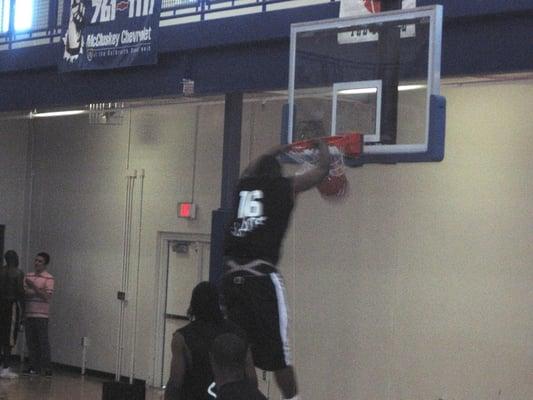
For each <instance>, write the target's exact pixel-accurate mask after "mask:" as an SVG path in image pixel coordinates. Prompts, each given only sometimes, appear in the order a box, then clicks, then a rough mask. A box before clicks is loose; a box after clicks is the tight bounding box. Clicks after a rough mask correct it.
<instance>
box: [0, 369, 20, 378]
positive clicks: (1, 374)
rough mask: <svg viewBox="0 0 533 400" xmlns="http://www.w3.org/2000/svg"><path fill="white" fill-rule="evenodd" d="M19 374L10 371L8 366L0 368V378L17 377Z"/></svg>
mask: <svg viewBox="0 0 533 400" xmlns="http://www.w3.org/2000/svg"><path fill="white" fill-rule="evenodd" d="M18 377H19V374H16V373H15V372H12V371H11V370H10V369H9V368H2V371H0V378H2V379H17V378H18Z"/></svg>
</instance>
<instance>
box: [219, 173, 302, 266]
mask: <svg viewBox="0 0 533 400" xmlns="http://www.w3.org/2000/svg"><path fill="white" fill-rule="evenodd" d="M293 206H294V193H293V186H292V180H291V179H289V178H284V177H278V178H272V177H245V178H241V179H240V180H239V183H238V184H237V190H236V191H235V194H234V205H233V215H232V219H231V223H230V225H229V227H228V229H227V231H226V237H225V241H224V255H225V256H229V257H235V258H249V259H263V260H266V261H269V262H272V263H273V264H276V263H277V262H278V259H279V253H280V249H281V242H282V240H283V237H284V236H285V232H286V231H287V226H288V225H289V218H290V215H291V212H292V209H293Z"/></svg>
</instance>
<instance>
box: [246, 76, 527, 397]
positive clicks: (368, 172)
mask: <svg viewBox="0 0 533 400" xmlns="http://www.w3.org/2000/svg"><path fill="white" fill-rule="evenodd" d="M443 94H444V96H446V97H447V102H448V111H447V130H446V135H447V138H446V157H445V160H444V161H443V162H441V163H418V164H416V163H414V164H398V165H367V166H364V167H362V168H358V169H350V170H348V171H347V175H348V178H349V181H350V185H351V187H350V191H349V193H348V194H347V195H346V196H345V198H343V199H341V200H340V201H335V202H331V201H329V202H328V201H325V200H323V199H322V198H321V197H320V196H319V194H318V192H317V191H315V190H312V191H310V192H308V193H305V194H302V195H301V196H300V198H299V201H298V206H297V209H296V211H295V213H294V219H293V222H292V226H291V228H290V231H289V233H288V236H287V239H286V240H285V248H284V256H283V260H282V270H283V274H284V275H285V279H286V284H287V288H288V292H289V298H290V301H291V304H292V305H291V309H292V322H293V335H292V336H293V339H294V341H293V344H294V353H295V358H296V366H297V370H298V374H299V378H300V385H301V389H302V390H301V391H302V398H305V399H313V400H321V399H326V398H335V399H391V400H392V399H420V400H425V399H439V398H442V399H450V400H451V399H454V400H460V399H465V400H467V399H524V400H525V399H530V398H532V397H533V383H532V382H533V381H532V380H531V377H532V375H531V373H532V371H533V336H532V335H533V334H532V332H533V317H532V315H533V314H532V311H533V296H532V291H531V287H532V284H533V270H532V269H531V266H532V262H533V246H531V243H532V239H533V211H532V208H533V207H532V205H531V204H532V200H533V187H532V185H531V181H533V162H532V157H531V153H532V151H533V136H532V134H531V133H532V131H533V115H532V113H531V111H530V109H531V104H533V83H532V82H527V83H526V82H520V83H502V84H490V85H489V84H485V85H483V84H476V85H468V86H464V87H459V86H458V87H453V86H450V87H446V86H445V87H444V90H443ZM274 119H275V118H274ZM278 120H279V119H278ZM268 132H269V133H270V134H271V135H272V137H274V136H275V135H276V134H277V132H276V130H275V129H272V131H268ZM263 141H266V140H263ZM256 149H257V151H256ZM258 150H259V149H258V147H254V151H253V152H252V153H253V154H254V155H256V154H257V153H258V152H259V151H258Z"/></svg>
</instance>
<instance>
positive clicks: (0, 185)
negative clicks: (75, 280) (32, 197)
mask: <svg viewBox="0 0 533 400" xmlns="http://www.w3.org/2000/svg"><path fill="white" fill-rule="evenodd" d="M28 121H29V120H26V119H17V120H16V119H6V120H4V121H2V122H1V123H0V225H5V226H6V232H5V243H4V244H5V250H9V249H12V250H15V251H16V252H17V253H18V255H19V258H20V261H21V262H23V261H24V260H25V252H24V246H23V243H24V242H25V237H24V229H23V228H24V225H25V220H24V207H25V201H26V197H25V195H26V193H27V192H26V190H25V189H26V187H25V181H26V174H27V172H28V171H27V169H26V165H27V160H28V158H27V157H28V156H27V155H28V133H29V122H28Z"/></svg>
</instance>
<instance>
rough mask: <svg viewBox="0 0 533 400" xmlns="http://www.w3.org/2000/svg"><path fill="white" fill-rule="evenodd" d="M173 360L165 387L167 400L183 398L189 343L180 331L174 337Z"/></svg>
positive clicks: (172, 346)
mask: <svg viewBox="0 0 533 400" xmlns="http://www.w3.org/2000/svg"><path fill="white" fill-rule="evenodd" d="M171 348H172V362H171V364H170V377H169V379H168V383H167V386H166V389H165V400H181V397H180V392H181V390H180V389H181V387H182V386H183V379H184V377H185V368H186V364H187V351H188V349H187V345H186V344H185V339H184V338H183V336H182V335H181V334H180V333H175V334H174V336H173V337H172V345H171Z"/></svg>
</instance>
